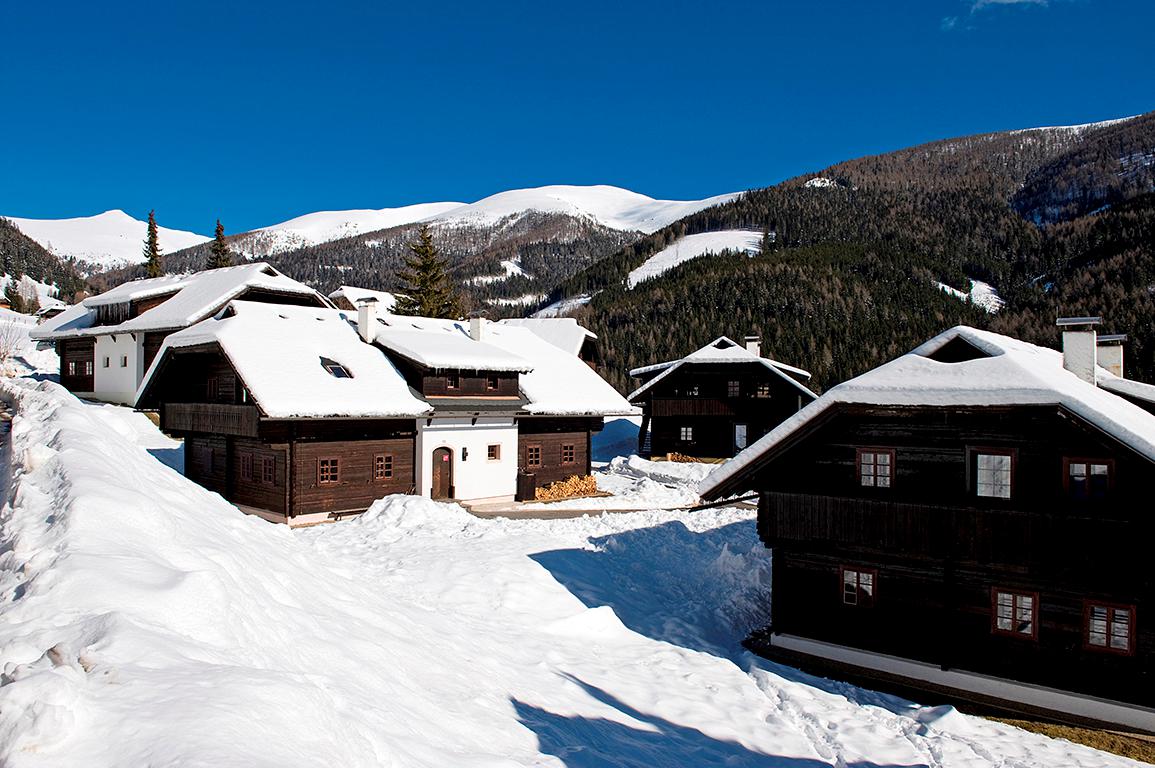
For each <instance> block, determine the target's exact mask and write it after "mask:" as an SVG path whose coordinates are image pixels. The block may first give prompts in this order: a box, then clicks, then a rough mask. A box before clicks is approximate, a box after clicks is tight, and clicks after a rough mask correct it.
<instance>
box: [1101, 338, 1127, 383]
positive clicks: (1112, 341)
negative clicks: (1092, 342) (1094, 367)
mask: <svg viewBox="0 0 1155 768" xmlns="http://www.w3.org/2000/svg"><path fill="white" fill-rule="evenodd" d="M1126 340H1127V335H1126V334H1123V333H1114V334H1111V335H1106V334H1104V335H1103V336H1100V337H1099V338H1098V344H1097V345H1096V346H1097V349H1096V350H1095V352H1096V354H1097V355H1098V358H1099V365H1100V366H1102V367H1103V368H1106V369H1107V370H1108V371H1110V372H1111V373H1113V374H1115V375H1116V376H1118V377H1119V378H1120V379H1121V378H1123V342H1125V341H1126Z"/></svg>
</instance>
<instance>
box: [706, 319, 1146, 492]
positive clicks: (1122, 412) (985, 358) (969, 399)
mask: <svg viewBox="0 0 1155 768" xmlns="http://www.w3.org/2000/svg"><path fill="white" fill-rule="evenodd" d="M956 339H961V340H962V341H964V342H967V343H969V344H970V345H971V346H973V347H974V348H975V349H976V350H978V352H979V353H980V356H978V357H976V358H975V359H971V360H964V361H962V362H953V363H946V362H939V361H937V360H934V359H931V357H930V356H931V355H933V354H935V353H936V352H937V351H938V350H940V349H942V348H943V347H944V346H945V345H946V344H948V343H950V342H952V341H954V340H956ZM1104 373H1105V371H1102V370H1100V371H1099V379H1100V380H1102V379H1103V378H1104V376H1103V374H1104ZM842 404H864V405H884V406H891V405H893V406H928V407H935V406H940V407H967V406H973V407H982V406H1005V405H1055V406H1060V407H1062V408H1064V409H1066V410H1067V411H1069V412H1071V413H1073V414H1075V415H1076V416H1078V417H1080V418H1082V419H1084V420H1085V421H1087V422H1088V423H1090V424H1092V425H1094V426H1095V427H1097V428H1099V429H1101V430H1102V431H1103V432H1105V433H1106V434H1108V435H1110V436H1111V437H1113V438H1115V439H1116V440H1118V441H1119V442H1121V443H1123V444H1124V445H1127V446H1130V447H1131V448H1132V449H1133V450H1135V451H1136V452H1138V453H1139V454H1141V455H1143V456H1145V457H1146V458H1148V459H1150V460H1151V461H1155V415H1152V414H1150V413H1148V412H1147V411H1145V410H1143V409H1142V408H1140V407H1139V406H1137V405H1134V404H1133V403H1130V402H1128V401H1126V400H1124V399H1123V398H1121V397H1118V396H1117V395H1115V394H1112V392H1110V391H1108V390H1107V389H1105V388H1103V387H1099V386H1095V385H1094V384H1091V383H1090V382H1087V381H1084V380H1083V379H1081V378H1079V377H1078V376H1076V375H1075V374H1073V373H1071V372H1070V371H1068V370H1066V369H1065V368H1063V355H1062V353H1060V352H1056V351H1055V350H1053V349H1047V348H1045V347H1039V346H1036V345H1034V344H1029V343H1027V342H1025V341H1019V340H1018V339H1013V338H1011V337H1009V336H1002V335H1000V334H997V333H991V332H989V331H981V330H977V329H975V328H970V327H967V326H961V325H960V326H956V327H954V328H951V329H950V330H949V331H946V332H944V333H941V334H939V335H938V336H935V337H934V338H933V339H931V340H930V341H927V342H926V343H925V344H923V345H922V346H920V347H918V348H916V349H915V350H913V351H911V352H909V353H907V354H905V355H903V356H902V357H899V358H897V359H895V360H892V361H890V362H889V363H886V364H884V365H881V366H879V367H878V368H875V369H873V370H871V371H868V372H866V373H864V374H862V375H861V376H858V377H856V378H853V379H851V380H850V381H847V382H844V383H842V384H839V385H838V386H836V387H834V388H832V389H830V390H829V391H827V392H826V393H825V394H823V395H822V396H821V397H819V398H818V399H817V400H815V401H814V402H812V403H810V404H809V405H807V406H806V407H805V408H803V409H802V410H800V411H798V413H796V414H794V415H793V416H791V417H790V418H789V419H787V420H786V421H784V422H782V423H781V424H779V425H778V426H777V427H776V428H774V429H773V430H771V431H770V432H769V433H768V434H767V435H766V436H765V437H763V438H762V439H761V440H758V441H757V442H755V443H754V444H753V445H751V446H750V447H749V448H747V449H746V450H744V451H742V452H741V453H739V454H738V455H737V456H735V457H734V458H733V459H731V460H730V461H728V462H726V463H725V464H723V465H722V466H720V467H718V469H716V470H714V472H712V473H711V474H710V476H709V477H707V478H706V479H705V480H704V481H703V483H702V487H701V493H702V495H703V497H707V496H710V495H712V494H715V493H716V492H717V494H716V495H724V489H723V486H725V485H727V484H728V482H727V481H730V480H731V479H733V478H734V477H735V476H736V475H738V474H739V473H740V472H742V470H743V469H745V468H746V467H747V466H749V465H750V464H751V463H752V462H754V461H756V460H757V459H759V458H760V457H762V456H763V455H765V454H766V453H767V452H769V451H771V450H772V449H774V448H775V447H776V446H778V445H779V444H780V443H782V442H783V441H784V440H786V439H787V438H789V437H790V436H791V435H793V434H794V433H795V432H797V431H798V430H800V429H802V428H803V427H805V426H806V425H807V424H809V423H810V422H811V421H813V420H814V419H815V418H816V417H818V416H819V415H821V414H823V413H825V412H826V411H827V410H829V409H830V408H832V407H834V406H837V405H842Z"/></svg>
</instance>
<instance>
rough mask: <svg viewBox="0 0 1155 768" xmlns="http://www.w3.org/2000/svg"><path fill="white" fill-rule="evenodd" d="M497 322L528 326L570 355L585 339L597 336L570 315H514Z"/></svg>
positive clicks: (577, 350) (578, 348)
mask: <svg viewBox="0 0 1155 768" xmlns="http://www.w3.org/2000/svg"><path fill="white" fill-rule="evenodd" d="M498 322H499V323H501V324H502V325H516V326H518V327H521V328H528V329H529V330H530V331H533V333H535V334H536V335H538V336H540V337H541V338H543V339H545V340H546V341H548V342H549V343H550V344H553V345H554V346H555V347H557V348H558V349H560V350H562V351H564V352H569V353H570V354H571V355H576V354H578V353H579V352H581V349H582V345H583V344H585V342H586V339H596V338H597V334H596V333H594V332H593V331H591V330H589V329H587V328H583V327H582V326H580V325H578V321H577V320H576V319H574V318H572V317H515V318H509V319H506V320H499V321H498Z"/></svg>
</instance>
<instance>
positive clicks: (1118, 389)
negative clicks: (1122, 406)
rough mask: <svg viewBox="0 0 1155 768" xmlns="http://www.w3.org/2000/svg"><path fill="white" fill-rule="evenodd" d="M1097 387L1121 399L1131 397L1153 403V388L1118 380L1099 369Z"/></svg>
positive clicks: (1141, 383)
mask: <svg viewBox="0 0 1155 768" xmlns="http://www.w3.org/2000/svg"><path fill="white" fill-rule="evenodd" d="M1098 373H1099V376H1098V381H1099V386H1100V387H1102V388H1103V389H1105V390H1107V391H1108V392H1114V393H1115V394H1116V395H1122V396H1123V397H1132V398H1135V399H1136V400H1143V401H1145V402H1148V403H1155V386H1152V385H1151V384H1144V383H1143V382H1141V381H1134V380H1132V379H1123V378H1120V377H1118V376H1116V375H1114V374H1113V373H1111V372H1110V371H1107V370H1105V369H1103V368H1100V369H1099V372H1098Z"/></svg>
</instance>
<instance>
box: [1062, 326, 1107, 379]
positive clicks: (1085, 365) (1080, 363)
mask: <svg viewBox="0 0 1155 768" xmlns="http://www.w3.org/2000/svg"><path fill="white" fill-rule="evenodd" d="M1102 321H1103V318H1101V317H1060V318H1059V319H1058V320H1057V321H1056V323H1055V324H1056V325H1058V326H1059V328H1061V329H1062V330H1063V367H1064V368H1066V369H1067V370H1068V371H1070V372H1071V373H1073V374H1075V375H1076V376H1078V377H1079V378H1080V379H1082V380H1083V381H1085V382H1087V383H1089V384H1094V383H1095V366H1096V364H1097V357H1098V356H1097V354H1096V352H1097V346H1098V345H1097V344H1096V343H1095V341H1096V339H1095V336H1096V334H1095V326H1096V325H1098V324H1099V323H1101V322H1102Z"/></svg>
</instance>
